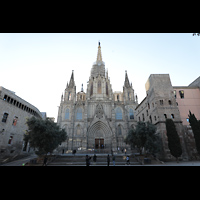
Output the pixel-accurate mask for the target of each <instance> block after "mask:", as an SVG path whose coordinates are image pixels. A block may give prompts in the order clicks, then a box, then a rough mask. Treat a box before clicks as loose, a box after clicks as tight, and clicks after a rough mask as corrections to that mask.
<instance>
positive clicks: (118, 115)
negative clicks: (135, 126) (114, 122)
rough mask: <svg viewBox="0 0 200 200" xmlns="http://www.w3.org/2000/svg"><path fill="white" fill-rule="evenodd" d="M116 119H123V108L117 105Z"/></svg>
mask: <svg viewBox="0 0 200 200" xmlns="http://www.w3.org/2000/svg"><path fill="white" fill-rule="evenodd" d="M115 119H122V110H121V108H120V107H117V109H116V113H115Z"/></svg>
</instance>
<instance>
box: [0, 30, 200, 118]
mask: <svg viewBox="0 0 200 200" xmlns="http://www.w3.org/2000/svg"><path fill="white" fill-rule="evenodd" d="M99 40H100V42H101V51H102V58H103V61H104V62H105V67H106V69H108V76H109V77H110V81H111V84H112V89H113V92H114V91H123V84H124V80H125V70H127V73H128V77H129V81H130V82H132V84H133V88H134V90H135V94H137V95H138V100H139V103H140V102H141V101H142V100H143V99H144V97H145V96H146V91H145V83H146V81H147V79H148V77H149V76H150V74H163V73H165V74H166V73H167V74H170V78H171V82H172V85H173V86H187V85H189V84H190V83H191V82H192V81H194V80H195V79H196V78H198V77H199V76H200V36H192V33H166V34H163V33H89V34H87V33H83V34H80V33H1V34H0V77H1V78H0V86H3V87H5V88H6V89H9V90H12V91H14V92H15V93H16V95H18V96H19V97H21V98H23V99H24V100H26V101H28V102H29V103H31V104H32V105H34V106H36V107H37V108H38V109H39V110H40V111H41V112H46V113H47V116H48V117H55V118H56V121H57V114H58V106H59V105H60V99H61V95H62V93H64V90H65V88H66V84H67V81H68V82H69V80H70V77H71V73H72V70H74V78H75V84H76V92H79V91H80V90H81V84H82V83H83V87H84V91H86V89H87V81H88V80H89V76H90V70H91V68H92V65H93V62H95V61H96V57H97V49H98V41H99Z"/></svg>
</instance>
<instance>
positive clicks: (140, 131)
mask: <svg viewBox="0 0 200 200" xmlns="http://www.w3.org/2000/svg"><path fill="white" fill-rule="evenodd" d="M125 142H126V143H127V144H130V145H131V146H132V147H135V146H137V148H139V150H140V154H141V152H142V149H143V148H145V151H146V152H150V153H152V154H155V153H158V152H159V151H160V147H161V146H160V143H159V137H158V135H157V134H156V127H155V125H153V124H151V123H149V122H147V123H144V122H138V123H137V126H136V129H131V130H130V131H129V133H128V136H127V137H126V138H125Z"/></svg>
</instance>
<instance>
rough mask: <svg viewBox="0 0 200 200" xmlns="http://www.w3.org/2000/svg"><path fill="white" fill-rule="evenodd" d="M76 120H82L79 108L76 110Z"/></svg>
mask: <svg viewBox="0 0 200 200" xmlns="http://www.w3.org/2000/svg"><path fill="white" fill-rule="evenodd" d="M76 119H78V120H80V119H82V109H81V108H78V109H77V112H76Z"/></svg>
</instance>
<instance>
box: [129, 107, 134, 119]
mask: <svg viewBox="0 0 200 200" xmlns="http://www.w3.org/2000/svg"><path fill="white" fill-rule="evenodd" d="M129 116H130V119H134V113H133V109H132V108H130V109H129Z"/></svg>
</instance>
